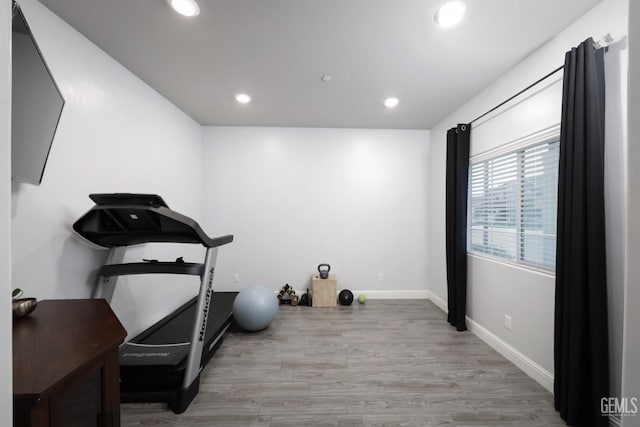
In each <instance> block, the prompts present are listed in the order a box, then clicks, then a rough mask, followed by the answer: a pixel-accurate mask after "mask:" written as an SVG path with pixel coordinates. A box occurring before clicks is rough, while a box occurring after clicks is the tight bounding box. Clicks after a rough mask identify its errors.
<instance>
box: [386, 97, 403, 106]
mask: <svg viewBox="0 0 640 427" xmlns="http://www.w3.org/2000/svg"><path fill="white" fill-rule="evenodd" d="M398 102H400V100H399V99H398V98H387V99H385V100H384V106H385V107H387V108H393V107H395V106H396V105H398Z"/></svg>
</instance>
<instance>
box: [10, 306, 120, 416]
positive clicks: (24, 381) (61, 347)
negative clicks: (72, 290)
mask: <svg viewBox="0 0 640 427" xmlns="http://www.w3.org/2000/svg"><path fill="white" fill-rule="evenodd" d="M126 335H127V332H126V331H125V329H124V328H123V327H122V324H121V323H120V322H119V321H118V319H117V317H116V316H115V314H114V313H113V311H112V310H111V308H110V307H109V305H108V304H107V303H106V301H105V300H102V299H100V300H95V299H92V300H47V301H41V302H39V303H38V306H37V307H36V309H35V311H34V312H33V313H31V314H30V315H29V316H27V317H24V318H20V319H14V322H13V408H14V414H13V417H14V423H13V424H14V426H64V427H72V426H76V425H77V426H82V427H89V426H100V427H104V426H119V425H120V385H119V360H118V347H119V345H120V344H121V343H122V342H123V340H124V338H125V337H126Z"/></svg>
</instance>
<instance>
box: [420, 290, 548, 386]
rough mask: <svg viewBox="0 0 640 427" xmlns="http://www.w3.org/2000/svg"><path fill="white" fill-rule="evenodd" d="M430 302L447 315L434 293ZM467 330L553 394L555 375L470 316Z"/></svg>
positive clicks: (445, 305)
mask: <svg viewBox="0 0 640 427" xmlns="http://www.w3.org/2000/svg"><path fill="white" fill-rule="evenodd" d="M429 300H431V302H433V303H434V304H435V305H437V306H438V307H439V308H440V309H441V310H443V311H444V312H445V313H446V312H448V307H447V303H446V302H445V301H444V300H443V299H442V298H440V297H439V296H437V295H436V294H434V293H433V292H429ZM467 328H468V329H469V331H471V332H473V333H474V334H475V335H476V336H478V337H479V338H480V339H481V340H483V341H484V342H486V343H487V344H489V345H490V346H491V347H493V349H494V350H496V351H497V352H498V353H500V354H501V355H503V356H504V357H505V358H506V359H507V360H509V361H510V362H511V363H513V364H514V365H516V366H517V367H518V368H520V369H521V370H522V371H523V372H524V373H525V374H527V375H529V376H530V377H531V378H533V379H534V380H536V381H537V382H538V383H539V384H540V385H541V386H543V387H544V388H546V389H547V390H549V391H550V392H551V393H553V374H552V373H551V372H549V371H547V370H546V369H544V368H543V367H542V366H540V365H538V364H537V363H536V362H534V361H533V360H531V359H530V358H528V357H527V356H525V355H524V354H522V353H521V352H520V351H518V350H517V349H516V348H514V347H513V346H511V345H510V344H508V343H507V342H506V341H504V340H503V339H501V338H499V337H498V336H496V335H495V334H494V333H492V332H491V331H489V330H488V329H486V328H485V327H483V326H481V325H480V324H479V323H477V322H475V321H473V319H471V318H469V317H468V316H467Z"/></svg>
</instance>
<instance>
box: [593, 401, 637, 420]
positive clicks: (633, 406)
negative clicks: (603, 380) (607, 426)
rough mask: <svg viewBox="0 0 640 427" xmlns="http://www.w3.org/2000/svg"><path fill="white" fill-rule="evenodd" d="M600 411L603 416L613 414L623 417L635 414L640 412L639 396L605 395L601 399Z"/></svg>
mask: <svg viewBox="0 0 640 427" xmlns="http://www.w3.org/2000/svg"><path fill="white" fill-rule="evenodd" d="M600 412H601V413H602V416H603V417H610V416H612V415H617V416H621V417H629V416H635V415H637V414H638V398H637V397H622V398H618V397H603V398H602V399H600Z"/></svg>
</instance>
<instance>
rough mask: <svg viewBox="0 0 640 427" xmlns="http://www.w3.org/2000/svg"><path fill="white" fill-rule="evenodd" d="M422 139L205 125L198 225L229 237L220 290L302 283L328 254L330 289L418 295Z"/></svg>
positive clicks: (423, 257) (423, 202)
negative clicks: (333, 284)
mask: <svg viewBox="0 0 640 427" xmlns="http://www.w3.org/2000/svg"><path fill="white" fill-rule="evenodd" d="M428 141H429V133H428V131H402V130H364V129H308V128H258V127H247V128H242V127H208V128H205V132H204V147H205V148H204V161H205V163H206V166H205V194H206V202H205V203H206V205H205V211H206V213H205V221H204V222H205V225H206V228H205V229H206V230H215V231H216V232H219V233H233V234H234V235H235V241H234V242H233V243H232V244H231V245H229V246H225V247H223V248H222V249H221V251H220V255H219V259H220V264H219V267H218V270H217V272H216V274H217V275H218V277H219V278H221V280H220V283H221V284H222V286H224V287H225V288H226V289H242V287H244V286H246V285H247V284H253V283H262V284H266V285H268V286H270V287H271V288H273V289H274V290H277V289H280V287H282V286H283V285H284V284H285V283H289V284H290V285H292V286H293V287H294V289H296V290H302V291H304V290H306V288H307V287H308V286H310V278H311V274H312V273H314V272H315V271H316V267H317V265H318V264H319V263H323V262H327V263H329V264H331V268H332V270H331V271H332V272H335V274H336V275H337V278H338V288H348V289H351V290H352V291H354V292H356V293H359V292H362V293H365V294H367V295H368V296H369V297H385V298H393V297H404V298H407V297H426V278H427V258H428V252H427V251H428V248H427V242H428V235H427V223H426V218H427V200H428V195H427V190H428V188H427V159H428V155H429V152H428ZM234 273H239V274H240V278H241V282H240V283H238V284H234V283H233V274H234ZM378 273H383V274H384V280H382V281H379V280H378Z"/></svg>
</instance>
